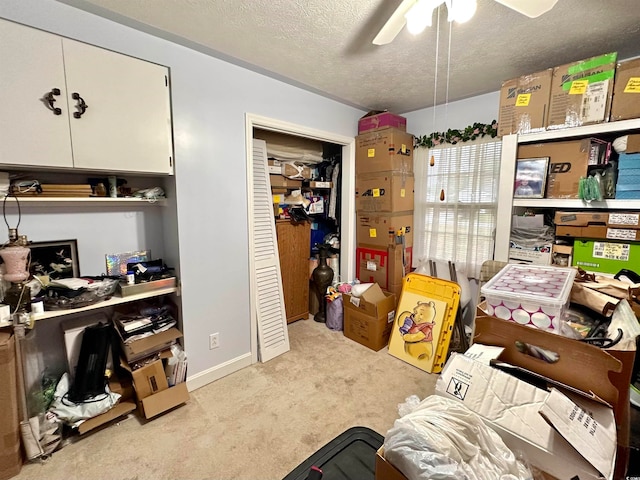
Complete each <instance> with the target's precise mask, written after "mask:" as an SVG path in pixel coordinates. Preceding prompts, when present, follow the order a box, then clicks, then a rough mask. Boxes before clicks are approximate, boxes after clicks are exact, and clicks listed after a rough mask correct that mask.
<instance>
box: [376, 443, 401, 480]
mask: <svg viewBox="0 0 640 480" xmlns="http://www.w3.org/2000/svg"><path fill="white" fill-rule="evenodd" d="M375 480H407V477H405V476H404V475H403V473H402V472H401V471H400V470H398V469H397V468H396V467H394V466H393V465H392V464H391V463H389V462H387V460H386V459H385V458H384V446H382V447H380V448H379V449H378V451H377V452H376V477H375Z"/></svg>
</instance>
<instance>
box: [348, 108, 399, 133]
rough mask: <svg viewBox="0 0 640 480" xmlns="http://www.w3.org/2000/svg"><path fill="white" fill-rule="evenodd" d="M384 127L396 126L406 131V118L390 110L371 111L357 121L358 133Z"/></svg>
mask: <svg viewBox="0 0 640 480" xmlns="http://www.w3.org/2000/svg"><path fill="white" fill-rule="evenodd" d="M385 128H397V129H398V130H401V131H403V132H406V131H407V119H406V118H404V117H401V116H400V115H394V114H393V113H391V112H378V111H375V110H374V111H371V112H368V113H367V114H366V115H364V116H363V117H362V118H360V120H359V121H358V134H360V133H366V132H373V131H377V130H384V129H385Z"/></svg>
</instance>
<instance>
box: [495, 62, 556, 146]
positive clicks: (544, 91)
mask: <svg viewBox="0 0 640 480" xmlns="http://www.w3.org/2000/svg"><path fill="white" fill-rule="evenodd" d="M552 77H553V69H551V68H548V69H547V70H543V71H542V72H538V73H532V74H531V75H523V76H521V77H518V78H514V79H512V80H507V81H506V82H503V83H502V88H501V89H500V110H499V113H498V115H499V117H498V136H503V135H509V134H512V133H533V132H539V131H543V130H544V129H545V128H546V126H547V119H548V115H549V99H550V96H551V79H552Z"/></svg>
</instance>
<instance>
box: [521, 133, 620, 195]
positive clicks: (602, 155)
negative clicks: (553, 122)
mask: <svg viewBox="0 0 640 480" xmlns="http://www.w3.org/2000/svg"><path fill="white" fill-rule="evenodd" d="M610 153H611V144H610V143H609V142H605V141H604V140H599V139H597V138H585V139H582V140H571V141H567V142H548V143H533V144H527V145H520V147H518V158H519V159H523V158H540V157H549V176H548V181H547V193H546V195H545V196H546V198H578V185H579V182H580V178H581V177H586V176H587V173H588V169H589V165H598V164H601V163H606V162H607V161H608V159H609V154H610Z"/></svg>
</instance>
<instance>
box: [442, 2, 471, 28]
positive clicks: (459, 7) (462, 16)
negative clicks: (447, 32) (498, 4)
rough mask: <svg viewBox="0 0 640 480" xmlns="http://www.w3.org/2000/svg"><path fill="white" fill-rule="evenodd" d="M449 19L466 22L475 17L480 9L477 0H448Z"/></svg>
mask: <svg viewBox="0 0 640 480" xmlns="http://www.w3.org/2000/svg"><path fill="white" fill-rule="evenodd" d="M447 9H448V12H449V17H448V20H449V21H450V22H452V21H455V22H457V23H465V22H468V21H469V20H471V19H472V18H473V16H474V15H475V14H476V10H477V9H478V2H477V1H476V0H447Z"/></svg>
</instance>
